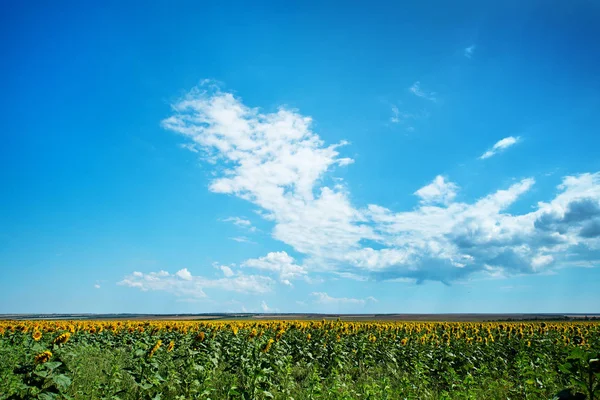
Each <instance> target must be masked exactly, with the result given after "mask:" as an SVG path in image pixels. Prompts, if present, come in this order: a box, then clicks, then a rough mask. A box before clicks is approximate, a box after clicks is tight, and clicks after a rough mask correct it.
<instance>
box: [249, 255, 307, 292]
mask: <svg viewBox="0 0 600 400" xmlns="http://www.w3.org/2000/svg"><path fill="white" fill-rule="evenodd" d="M242 266H243V267H249V268H255V269H259V270H262V271H268V272H272V273H275V274H277V275H278V276H279V280H280V281H281V282H282V283H284V284H286V285H291V282H290V281H291V280H293V279H297V278H300V277H302V276H304V275H306V270H305V269H304V267H302V266H300V265H297V264H296V263H295V260H294V258H293V257H291V256H290V255H289V254H287V253H286V252H285V251H278V252H271V253H269V254H267V255H266V256H264V257H260V258H252V259H249V260H246V261H244V263H242Z"/></svg>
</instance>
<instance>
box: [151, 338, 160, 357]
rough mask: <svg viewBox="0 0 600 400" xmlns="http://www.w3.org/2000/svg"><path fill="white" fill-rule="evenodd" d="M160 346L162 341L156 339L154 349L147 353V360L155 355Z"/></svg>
mask: <svg viewBox="0 0 600 400" xmlns="http://www.w3.org/2000/svg"><path fill="white" fill-rule="evenodd" d="M160 346H162V340H160V339H158V341H157V342H156V344H155V345H154V347H153V348H152V349H151V350H150V353H148V358H152V356H153V355H154V353H156V352H157V351H158V349H160Z"/></svg>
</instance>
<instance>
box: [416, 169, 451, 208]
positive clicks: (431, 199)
mask: <svg viewBox="0 0 600 400" xmlns="http://www.w3.org/2000/svg"><path fill="white" fill-rule="evenodd" d="M457 189H458V186H456V184H454V183H452V182H446V181H445V180H444V177H443V176H441V175H438V176H436V177H435V179H434V180H433V182H431V183H430V184H429V185H427V186H424V187H422V188H421V189H419V190H417V191H416V192H415V194H416V195H417V196H419V197H420V198H421V202H422V203H424V204H433V203H441V204H448V203H450V202H451V201H452V200H453V199H454V197H456V190H457Z"/></svg>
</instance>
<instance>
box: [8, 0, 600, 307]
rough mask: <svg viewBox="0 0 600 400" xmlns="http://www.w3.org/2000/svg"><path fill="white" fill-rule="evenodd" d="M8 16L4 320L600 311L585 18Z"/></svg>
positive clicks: (125, 6)
mask: <svg viewBox="0 0 600 400" xmlns="http://www.w3.org/2000/svg"><path fill="white" fill-rule="evenodd" d="M360 3H361V4H359V2H346V1H344V2H341V1H340V2H335V1H319V2H316V1H302V2H275V1H273V2H262V1H256V2H246V1H239V2H230V1H223V2H212V3H211V4H209V3H208V2H197V1H178V2H175V3H173V2H167V1H154V2H142V1H128V2H117V1H106V2H81V1H61V2H49V1H36V2H31V1H6V2H3V3H2V5H0V7H1V10H0V49H1V52H2V58H1V60H0V88H2V90H1V91H0V135H1V136H0V139H1V142H0V143H1V144H0V184H1V186H0V187H1V188H2V190H1V194H0V271H1V279H0V313H79V312H89V313H116V312H119V313H207V312H282V313H283V312H297V313H303V312H321V313H531V312H548V313H552V312H557V313H593V312H595V313H597V312H600V308H599V306H600V290H598V287H599V284H600V269H599V268H598V267H599V266H600V150H599V149H600V133H599V132H600V122H599V120H598V110H599V109H600V74H599V73H598V71H600V52H598V51H597V50H596V47H597V43H596V42H597V38H598V37H600V25H598V24H597V20H598V18H599V17H600V3H598V2H595V1H586V0H575V1H570V2H552V6H550V5H549V3H548V2H546V1H525V2H523V1H519V2H516V1H498V2H480V1H458V2H455V3H453V7H452V8H447V7H446V6H445V4H446V3H445V2H441V1H437V2H436V1H423V2H404V1H393V2H380V1H372V2H360Z"/></svg>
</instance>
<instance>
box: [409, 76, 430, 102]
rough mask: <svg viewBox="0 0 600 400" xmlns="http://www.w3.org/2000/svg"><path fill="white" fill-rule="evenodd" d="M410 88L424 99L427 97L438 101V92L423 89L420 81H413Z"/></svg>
mask: <svg viewBox="0 0 600 400" xmlns="http://www.w3.org/2000/svg"><path fill="white" fill-rule="evenodd" d="M408 90H409V91H410V92H411V93H412V94H414V95H415V96H417V97H420V98H422V99H426V100H429V101H433V102H436V101H437V93H435V92H428V91H425V90H423V89H422V88H421V82H419V81H416V82H415V83H413V84H412V86H411V87H410V88H408Z"/></svg>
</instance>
